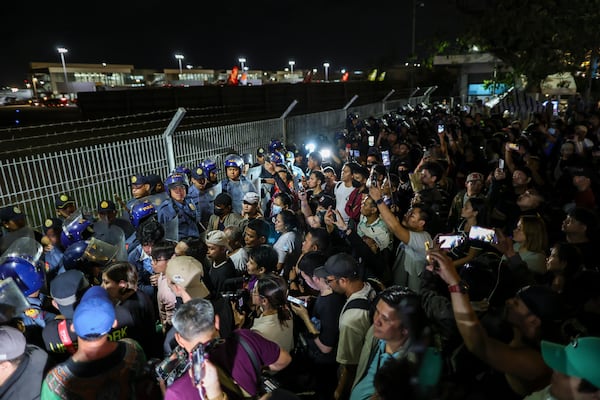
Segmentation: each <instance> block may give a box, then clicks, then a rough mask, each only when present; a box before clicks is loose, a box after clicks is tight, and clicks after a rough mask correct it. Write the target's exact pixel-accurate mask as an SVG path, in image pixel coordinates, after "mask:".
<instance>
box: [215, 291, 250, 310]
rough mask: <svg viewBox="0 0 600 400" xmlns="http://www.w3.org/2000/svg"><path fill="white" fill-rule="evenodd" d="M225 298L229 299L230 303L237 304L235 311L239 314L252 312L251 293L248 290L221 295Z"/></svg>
mask: <svg viewBox="0 0 600 400" xmlns="http://www.w3.org/2000/svg"><path fill="white" fill-rule="evenodd" d="M221 296H223V298H226V299H229V301H232V302H235V309H236V310H237V311H238V312H239V313H244V312H249V311H250V292H249V291H248V289H238V290H236V291H232V292H223V293H221Z"/></svg>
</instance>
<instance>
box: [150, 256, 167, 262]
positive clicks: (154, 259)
mask: <svg viewBox="0 0 600 400" xmlns="http://www.w3.org/2000/svg"><path fill="white" fill-rule="evenodd" d="M167 260H168V258H154V257H152V262H159V261H167Z"/></svg>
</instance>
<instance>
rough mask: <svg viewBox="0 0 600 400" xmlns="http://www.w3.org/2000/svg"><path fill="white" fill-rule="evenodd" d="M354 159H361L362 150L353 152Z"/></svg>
mask: <svg viewBox="0 0 600 400" xmlns="http://www.w3.org/2000/svg"><path fill="white" fill-rule="evenodd" d="M351 152H352V153H351V154H352V157H354V158H358V157H360V150H351Z"/></svg>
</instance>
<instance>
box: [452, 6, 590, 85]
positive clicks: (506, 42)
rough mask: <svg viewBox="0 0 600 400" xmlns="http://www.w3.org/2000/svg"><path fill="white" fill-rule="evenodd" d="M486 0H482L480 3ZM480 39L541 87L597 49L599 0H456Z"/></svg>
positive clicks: (469, 33) (470, 33)
mask: <svg viewBox="0 0 600 400" xmlns="http://www.w3.org/2000/svg"><path fill="white" fill-rule="evenodd" d="M482 3H483V4H482ZM456 4H457V6H458V7H459V9H460V10H461V11H463V13H464V14H465V17H466V18H468V19H469V20H470V23H469V24H468V25H467V24H466V26H468V28H467V30H466V32H465V37H466V38H467V39H466V40H467V41H472V42H478V43H479V44H480V45H481V48H482V49H483V50H486V51H489V52H491V53H493V54H494V55H496V56H497V57H498V58H500V59H502V60H503V61H504V62H505V63H506V64H507V65H509V66H510V67H512V69H513V71H514V75H515V76H516V77H518V76H520V75H524V76H526V77H527V89H529V90H531V89H532V88H539V83H540V82H541V80H542V79H544V78H545V77H546V76H547V75H550V74H553V73H556V72H567V71H569V72H572V71H575V70H577V69H578V68H579V67H580V64H581V62H582V61H584V60H585V59H586V57H589V56H590V54H591V55H592V56H594V55H597V54H598V46H599V45H600V30H598V28H597V22H598V21H600V0H568V1H567V0H487V1H484V2H481V1H480V2H477V1H474V0H456Z"/></svg>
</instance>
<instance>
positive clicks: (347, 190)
mask: <svg viewBox="0 0 600 400" xmlns="http://www.w3.org/2000/svg"><path fill="white" fill-rule="evenodd" d="M354 189H355V188H354V186H352V185H350V187H346V185H345V184H344V182H340V183H339V184H336V185H335V188H334V189H333V195H334V196H335V209H336V210H337V211H339V212H340V214H341V215H342V218H343V219H344V222H346V223H348V220H349V219H350V217H349V216H348V214H346V203H347V202H348V199H349V198H350V194H351V193H352V192H353V191H354Z"/></svg>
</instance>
